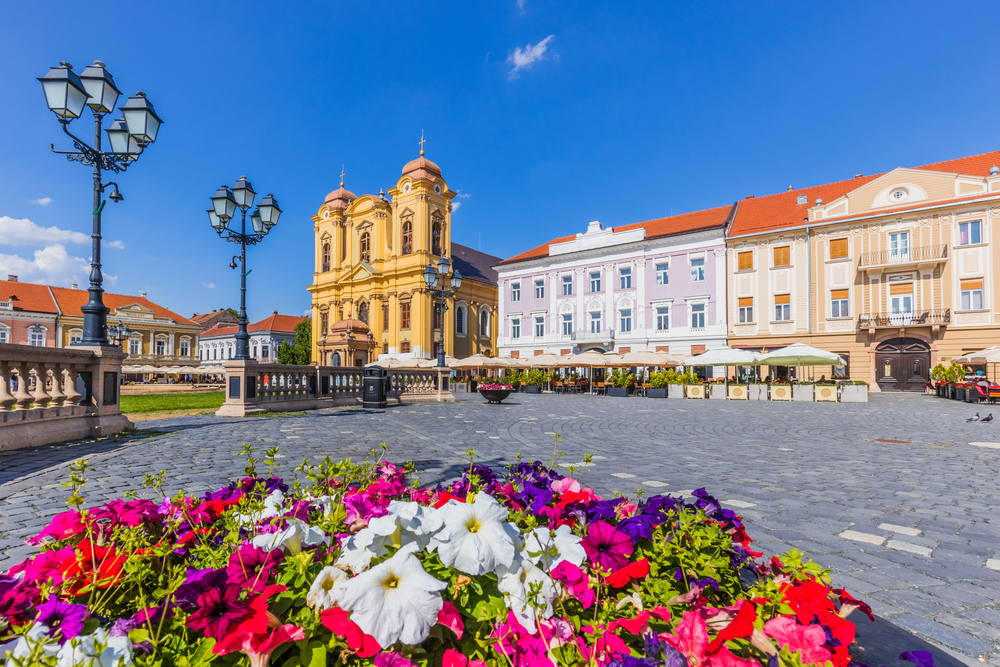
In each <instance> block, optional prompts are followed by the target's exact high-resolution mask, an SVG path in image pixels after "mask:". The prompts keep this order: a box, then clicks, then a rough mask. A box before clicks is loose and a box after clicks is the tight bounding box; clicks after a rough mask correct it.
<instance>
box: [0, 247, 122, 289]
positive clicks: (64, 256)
mask: <svg viewBox="0 0 1000 667" xmlns="http://www.w3.org/2000/svg"><path fill="white" fill-rule="evenodd" d="M0 274H3V275H6V274H14V275H16V276H17V277H18V280H21V281H23V282H28V283H46V284H48V285H63V286H65V285H70V284H71V283H79V284H81V285H83V284H84V283H88V282H89V276H90V260H88V259H84V258H83V257H74V256H72V255H70V254H69V253H68V252H66V248H64V247H63V246H62V245H61V244H59V243H56V244H54V245H50V246H46V247H44V248H42V249H41V250H36V251H35V258H34V259H33V260H32V259H25V258H24V257H21V256H20V255H4V254H0ZM117 280H118V277H117V276H107V275H106V276H104V282H105V284H106V285H113V284H114V283H115V281H117Z"/></svg>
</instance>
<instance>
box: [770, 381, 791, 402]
mask: <svg viewBox="0 0 1000 667" xmlns="http://www.w3.org/2000/svg"><path fill="white" fill-rule="evenodd" d="M771 400H772V401H790V400H792V385H790V384H772V385H771Z"/></svg>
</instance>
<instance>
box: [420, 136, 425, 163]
mask: <svg viewBox="0 0 1000 667" xmlns="http://www.w3.org/2000/svg"><path fill="white" fill-rule="evenodd" d="M425 141H426V139H424V131H423V130H420V157H423V156H424V142H425Z"/></svg>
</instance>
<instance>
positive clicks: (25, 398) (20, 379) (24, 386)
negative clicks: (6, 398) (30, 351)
mask: <svg viewBox="0 0 1000 667" xmlns="http://www.w3.org/2000/svg"><path fill="white" fill-rule="evenodd" d="M27 369H28V364H27V363H26V362H21V363H19V364H18V365H17V366H15V367H14V368H13V370H14V372H15V373H17V391H16V393H15V394H14V395H15V396H17V402H16V403H15V404H14V409H15V410H27V409H28V408H29V407H31V402H32V401H33V400H35V399H34V398H32V397H31V394H29V393H28V377H29V376H28V370H27Z"/></svg>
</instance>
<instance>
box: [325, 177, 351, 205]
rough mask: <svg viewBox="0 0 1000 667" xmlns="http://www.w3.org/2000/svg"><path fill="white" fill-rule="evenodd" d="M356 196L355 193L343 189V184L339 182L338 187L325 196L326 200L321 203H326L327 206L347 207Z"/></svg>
mask: <svg viewBox="0 0 1000 667" xmlns="http://www.w3.org/2000/svg"><path fill="white" fill-rule="evenodd" d="M357 198H358V197H357V195H355V194H354V193H353V192H351V191H350V190H345V189H344V184H343V183H341V184H340V187H339V188H337V189H336V190H334V191H333V192H331V193H330V194H328V195H327V196H326V201H324V202H323V203H324V204H326V206H327V207H328V208H347V207H348V206H350V204H351V202H352V201H354V200H355V199H357Z"/></svg>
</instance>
